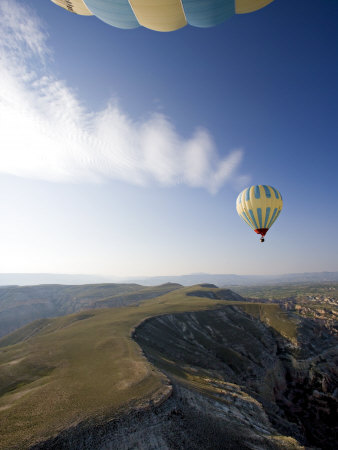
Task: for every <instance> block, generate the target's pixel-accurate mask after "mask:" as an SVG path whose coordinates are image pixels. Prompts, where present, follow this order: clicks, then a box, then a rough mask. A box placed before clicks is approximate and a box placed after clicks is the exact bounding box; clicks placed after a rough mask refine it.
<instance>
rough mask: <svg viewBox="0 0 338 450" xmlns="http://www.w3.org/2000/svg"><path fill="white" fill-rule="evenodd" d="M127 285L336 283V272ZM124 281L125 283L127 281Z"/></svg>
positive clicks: (198, 276)
mask: <svg viewBox="0 0 338 450" xmlns="http://www.w3.org/2000/svg"><path fill="white" fill-rule="evenodd" d="M127 280H128V282H129V283H132V282H133V283H139V284H142V285H145V286H152V285H157V284H161V283H166V282H168V281H171V282H172V283H179V284H182V285H183V286H192V285H195V284H201V283H210V284H216V285H217V286H219V287H223V286H224V287H226V286H250V285H260V284H278V283H306V282H313V283H316V282H338V272H305V273H290V274H282V275H236V274H208V273H193V274H189V275H178V276H158V277H144V278H141V277H140V278H128V279H127ZM127 280H125V281H127Z"/></svg>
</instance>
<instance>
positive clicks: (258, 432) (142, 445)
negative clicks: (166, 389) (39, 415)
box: [31, 382, 302, 450]
mask: <svg viewBox="0 0 338 450" xmlns="http://www.w3.org/2000/svg"><path fill="white" fill-rule="evenodd" d="M214 388H217V390H215V395H213V396H212V397H208V396H206V395H203V394H201V393H198V392H197V391H196V390H191V389H187V388H185V387H184V386H183V385H182V384H180V383H174V385H173V391H172V395H171V396H170V398H169V399H167V400H166V401H165V402H163V403H162V404H161V405H159V406H157V407H154V406H153V405H149V406H148V407H147V408H144V409H143V410H131V411H130V413H129V414H124V415H123V416H121V417H119V418H117V419H116V420H113V421H111V422H110V423H106V424H101V425H99V426H90V425H89V424H82V425H79V426H77V427H76V428H74V429H72V430H68V431H67V432H63V433H61V434H59V435H58V436H57V437H56V438H54V439H50V440H48V441H46V442H44V443H41V444H38V445H36V446H34V447H32V448H31V450H61V449H62V450H66V449H67V450H74V449H92V450H93V449H95V450H96V449H97V450H131V449H142V450H159V449H161V450H176V449H177V450H182V449H184V450H197V449H199V450H201V449H203V450H218V449H219V450H221V449H236V450H238V449H243V450H245V449H248V450H249V449H251V450H260V449H267V450H270V449H271V450H277V449H300V448H302V447H300V446H299V445H298V444H297V442H296V441H295V440H293V439H290V438H283V437H281V436H278V433H276V431H275V430H274V429H273V428H272V427H271V424H270V423H269V420H268V418H267V416H266V414H265V412H264V410H263V408H262V407H261V405H260V404H259V403H258V402H255V401H254V400H253V399H251V398H250V397H248V396H247V395H245V393H243V392H242V391H241V389H240V388H239V387H238V386H234V385H229V384H227V383H222V382H219V383H217V384H214Z"/></svg>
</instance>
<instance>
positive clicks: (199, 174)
mask: <svg viewBox="0 0 338 450" xmlns="http://www.w3.org/2000/svg"><path fill="white" fill-rule="evenodd" d="M46 42H47V35H46V33H45V32H44V30H43V29H42V26H41V23H40V22H39V20H38V19H37V18H36V17H35V15H34V14H33V12H32V11H28V10H27V8H26V7H24V6H22V5H21V4H18V3H16V2H15V1H14V0H11V1H9V0H2V1H1V3H0V172H2V173H6V174H12V175H16V176H21V177H28V178H36V179H43V180H48V181H54V182H98V181H104V180H107V179H118V180H123V181H126V182H128V183H133V184H138V185H148V184H151V183H157V184H160V185H164V186H173V185H177V184H186V185H188V186H192V187H203V188H206V189H208V190H209V191H210V192H212V193H215V192H217V191H218V190H219V189H220V187H221V186H222V185H223V184H224V183H225V182H226V181H229V180H232V181H234V182H235V183H236V182H238V181H239V179H240V177H239V176H237V175H236V171H237V169H238V167H239V165H240V162H241V160H242V157H243V152H242V150H240V149H237V150H233V151H232V152H230V153H229V155H228V156H227V157H225V158H220V157H219V156H218V154H217V151H216V148H215V145H214V143H213V140H212V138H211V136H210V134H209V133H208V132H207V131H206V130H202V129H197V130H196V131H195V133H194V134H193V136H192V137H191V138H190V139H184V138H182V137H181V136H179V134H178V133H177V131H176V130H175V128H174V126H173V125H172V123H171V122H170V121H169V120H168V118H166V117H165V116H164V115H162V114H158V113H156V114H153V115H152V116H151V117H150V118H149V119H148V120H146V121H143V122H135V121H133V120H132V119H131V118H130V117H128V116H127V115H126V114H124V113H123V112H122V111H121V109H120V108H119V107H118V105H116V104H109V105H107V107H106V108H105V109H104V110H103V111H99V112H96V113H92V112H89V111H86V110H85V109H84V108H83V107H82V105H81V103H80V102H79V100H78V99H77V97H76V96H75V95H74V93H73V92H72V90H71V89H70V88H69V87H68V86H67V85H66V83H65V82H64V81H61V80H58V79H56V78H55V76H53V75H52V74H51V73H50V72H49V71H48V69H47V62H48V58H49V56H50V51H49V49H48V47H47V43H46ZM46 61H47V62H46Z"/></svg>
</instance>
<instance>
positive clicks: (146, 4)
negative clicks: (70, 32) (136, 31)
mask: <svg viewBox="0 0 338 450" xmlns="http://www.w3.org/2000/svg"><path fill="white" fill-rule="evenodd" d="M51 1H52V2H53V3H56V4H57V5H59V6H61V7H62V8H64V9H67V10H68V11H70V12H73V13H76V14H81V15H95V16H96V17H98V18H99V19H101V20H102V21H103V22H106V23H108V24H109V25H112V26H114V27H118V28H125V29H128V28H136V27H139V26H143V27H146V28H149V29H151V30H155V31H174V30H178V29H179V28H182V27H184V26H185V25H187V24H189V25H193V26H195V27H202V28H207V27H213V26H215V25H218V24H220V23H222V22H224V21H225V20H227V19H229V18H230V17H231V16H233V15H235V14H245V13H250V12H253V11H257V10H258V9H261V8H264V6H266V5H268V4H269V3H272V2H273V0H51Z"/></svg>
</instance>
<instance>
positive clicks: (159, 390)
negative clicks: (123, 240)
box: [0, 284, 338, 450]
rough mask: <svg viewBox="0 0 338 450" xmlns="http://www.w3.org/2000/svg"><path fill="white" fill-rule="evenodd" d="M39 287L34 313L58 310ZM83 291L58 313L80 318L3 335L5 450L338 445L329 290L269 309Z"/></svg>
mask: <svg viewBox="0 0 338 450" xmlns="http://www.w3.org/2000/svg"><path fill="white" fill-rule="evenodd" d="M108 286H109V288H108ZM117 286H118V287H117ZM330 287H332V286H330ZM34 288H35V290H34ZM36 288H39V287H38V286H37V287H32V289H33V290H34V291H30V297H29V302H28V303H29V305H32V304H35V305H36V303H37V302H36V301H35V300H36V299H34V297H36V295H37V294H38V295H39V296H40V297H39V298H40V300H39V301H40V302H42V303H44V304H46V303H47V299H49V298H51V296H50V293H48V288H47V287H44V288H43V299H44V300H43V301H42V300H41V297H42V295H41V292H40V291H41V290H42V287H41V288H39V289H36ZM13 289H14V288H13ZM18 289H21V288H18ZM50 289H51V292H53V296H54V297H53V298H55V296H56V294H55V292H56V287H55V286H53V287H50ZM86 289H87V291H86ZM107 289H108V295H106V296H105V294H103V292H106V293H107ZM100 290H101V293H99V292H100ZM114 290H115V296H114V295H112V292H114ZM116 290H118V292H116ZM20 292H22V291H20ZM32 292H34V293H35V294H34V295H32ZM59 292H62V289H61V288H60V287H59ZM72 292H73V293H74V288H73V291H72ZM80 292H81V294H80ZM76 293H77V297H76V296H75V295H74V294H73V298H69V297H67V301H66V300H62V301H60V300H58V305H59V308H60V305H65V304H66V305H67V308H73V310H75V311H79V312H76V313H74V314H71V315H62V310H61V309H59V310H57V311H56V313H55V315H57V316H61V315H62V316H61V317H56V318H47V317H43V318H37V320H35V321H33V322H29V323H28V324H27V325H25V326H24V327H23V328H17V329H16V330H15V331H13V332H12V333H10V334H7V335H5V336H4V337H3V338H2V339H1V340H0V393H1V396H0V418H1V421H0V423H1V435H2V440H1V443H0V448H2V449H29V448H30V449H74V448H77V449H133V448H140V449H144V450H145V449H175V448H176V449H182V448H184V449H202V448H203V449H223V448H233V449H237V448H243V449H258V448H267V449H270V448H271V449H285V448H290V449H296V448H305V447H306V448H317V449H318V448H321V449H333V448H335V443H336V440H337V428H336V417H337V416H336V414H337V405H338V383H337V382H338V374H337V367H338V364H337V362H338V357H337V336H336V332H335V330H336V326H337V323H336V321H335V320H334V318H335V312H336V308H337V307H336V305H327V304H326V303H327V302H325V300H323V302H321V300H322V298H321V297H320V295H319V298H318V299H316V300H317V301H315V302H314V301H313V300H312V299H309V300H307V299H303V300H302V301H299V302H298V301H297V300H296V299H295V300H294V301H293V302H292V301H291V300H290V299H287V300H282V299H278V301H276V300H275V299H271V300H268V299H265V300H264V299H263V302H262V300H259V299H258V298H254V297H253V296H251V297H250V298H249V300H246V299H245V298H244V297H242V296H241V295H243V292H241V295H239V294H238V293H235V292H233V291H232V290H229V289H227V288H222V289H219V288H217V287H216V286H214V285H211V284H202V285H198V286H192V287H188V288H186V287H185V288H183V287H180V286H179V285H170V284H169V285H168V284H167V285H163V286H159V287H156V288H143V287H142V286H137V285H132V286H131V285H125V286H124V285H116V286H115V287H114V285H107V287H106V286H105V285H101V287H98V285H97V286H95V288H94V287H93V286H90V285H88V286H86V287H82V288H81V290H80V287H77V291H76ZM89 293H91V294H92V295H89ZM98 293H99V294H98ZM11 295H12V296H13V298H15V302H14V303H13V304H15V308H18V301H19V300H20V302H22V303H23V304H24V303H25V298H24V296H21V297H17V296H16V297H15V296H14V295H13V292H11ZM58 295H59V297H58V298H60V294H58ZM325 295H326V294H325ZM142 296H144V297H142ZM316 296H317V297H318V295H315V297H316ZM64 297H65V295H64V294H63V298H64ZM3 298H4V296H3ZM18 298H19V300H18ZM79 298H80V299H82V300H81V301H79ZM89 298H90V300H89ZM325 298H326V297H325ZM83 299H84V300H83ZM130 300H132V301H130ZM114 301H115V302H116V303H115V304H114ZM290 302H291V303H290ZM321 303H325V304H321ZM126 304H128V305H129V306H124V305H126ZM3 305H4V302H3ZM6 305H7V306H6V307H7V309H10V302H9V301H7V303H6ZM121 305H122V306H121ZM290 305H292V306H290ZM63 308H65V307H64V306H63ZM88 308H91V309H88ZM93 308H94V309H93ZM4 309H5V308H4V307H3V310H4ZM35 309H36V310H38V308H35ZM31 311H32V310H30V315H31V314H32V312H31ZM313 311H314V312H315V313H314V312H313ZM12 317H13V316H12ZM30 317H31V316H30ZM21 321H22V315H21V316H19V317H18V322H17V323H18V326H20V324H21ZM11 323H12V325H11V326H13V321H12V322H11ZM14 325H15V324H14Z"/></svg>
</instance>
